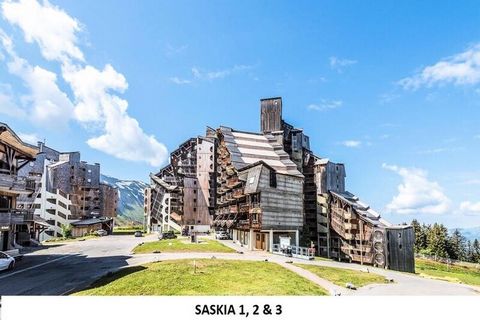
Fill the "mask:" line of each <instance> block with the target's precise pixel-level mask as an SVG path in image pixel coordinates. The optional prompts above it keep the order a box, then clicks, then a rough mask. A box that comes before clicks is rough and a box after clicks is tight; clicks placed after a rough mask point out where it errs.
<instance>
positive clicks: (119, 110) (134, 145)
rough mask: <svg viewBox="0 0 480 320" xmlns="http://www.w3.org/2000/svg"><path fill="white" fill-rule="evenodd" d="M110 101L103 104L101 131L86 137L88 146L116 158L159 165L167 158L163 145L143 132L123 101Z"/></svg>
mask: <svg viewBox="0 0 480 320" xmlns="http://www.w3.org/2000/svg"><path fill="white" fill-rule="evenodd" d="M114 100H115V102H114V103H113V104H107V105H105V106H104V110H103V112H104V113H105V119H106V121H105V133H104V134H103V135H101V136H98V137H95V138H91V139H89V140H88V141H87V143H88V145H89V146H90V147H92V148H94V149H97V150H100V151H103V152H105V153H107V154H110V155H113V156H115V157H117V158H120V159H125V160H130V161H146V162H147V163H149V164H150V165H151V166H154V167H158V166H160V165H161V164H162V163H163V162H164V161H165V159H167V156H168V151H167V148H166V147H165V146H164V145H163V144H161V143H160V142H158V141H157V140H156V139H155V137H154V136H149V135H146V134H145V132H144V131H143V130H142V128H141V127H140V125H139V123H138V121H137V120H135V119H134V118H132V117H130V116H129V115H128V114H127V113H126V109H127V102H126V101H125V100H121V99H120V100H117V99H114Z"/></svg>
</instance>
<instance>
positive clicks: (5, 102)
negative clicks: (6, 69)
mask: <svg viewBox="0 0 480 320" xmlns="http://www.w3.org/2000/svg"><path fill="white" fill-rule="evenodd" d="M0 114H4V115H7V116H10V117H14V118H25V117H26V115H27V114H26V112H25V110H23V109H22V108H21V107H19V106H18V105H17V103H16V102H15V97H14V94H13V92H12V88H11V87H10V85H8V84H0Z"/></svg>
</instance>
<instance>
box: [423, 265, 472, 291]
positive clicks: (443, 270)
mask: <svg viewBox="0 0 480 320" xmlns="http://www.w3.org/2000/svg"><path fill="white" fill-rule="evenodd" d="M415 272H416V273H417V274H419V275H420V276H422V277H425V278H432V279H439V280H446V281H450V282H456V283H465V284H470V285H474V286H480V270H479V269H477V268H476V266H475V265H473V264H472V265H457V264H456V265H447V264H445V263H441V262H435V261H430V260H425V259H415Z"/></svg>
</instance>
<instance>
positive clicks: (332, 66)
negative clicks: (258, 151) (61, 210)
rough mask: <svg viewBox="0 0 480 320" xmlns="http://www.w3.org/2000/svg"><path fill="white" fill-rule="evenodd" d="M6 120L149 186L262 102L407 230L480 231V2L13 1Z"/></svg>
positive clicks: (1, 69) (0, 42)
mask: <svg viewBox="0 0 480 320" xmlns="http://www.w3.org/2000/svg"><path fill="white" fill-rule="evenodd" d="M0 9H1V12H0V15H1V18H0V121H1V122H6V123H7V124H9V126H10V127H11V128H12V129H13V130H15V131H16V132H18V133H19V134H20V136H21V137H22V138H23V139H24V140H25V141H28V142H33V143H34V142H35V141H37V140H41V141H43V140H45V141H46V142H47V145H49V146H51V147H53V148H55V149H57V150H60V151H80V152H81V154H82V158H83V159H84V160H86V161H89V162H99V163H101V168H102V172H103V173H104V174H107V175H111V176H114V177H117V178H121V179H136V180H143V181H148V174H149V173H150V172H155V171H157V170H158V169H159V168H160V167H162V166H164V165H166V164H167V163H168V154H169V151H172V150H174V149H175V148H176V147H177V146H178V145H179V144H180V143H182V142H183V141H185V140H186V139H188V138H190V137H193V136H197V135H202V134H204V132H205V127H206V126H207V125H208V126H211V127H218V126H219V125H226V126H231V127H233V128H236V129H239V130H245V131H254V132H256V131H259V123H260V120H259V105H260V102H259V100H260V99H261V98H267V97H276V96H281V97H282V98H283V117H284V119H285V120H286V121H287V122H289V123H291V124H293V125H295V126H296V127H299V128H303V129H304V131H305V133H306V134H307V135H309V136H310V142H311V148H312V149H313V150H314V152H315V154H316V155H318V156H320V157H323V158H329V159H331V160H332V161H334V162H341V163H344V164H345V166H346V171H347V182H346V183H347V189H348V190H349V191H350V192H352V193H355V194H356V195H358V196H359V197H360V198H361V199H362V200H363V201H364V202H367V203H369V204H370V205H371V206H372V207H373V208H374V209H376V210H377V211H379V212H381V213H382V215H383V216H384V217H385V218H386V219H388V220H391V221H392V222H395V223H401V222H410V221H411V220H412V219H413V218H416V219H418V220H420V221H422V222H425V223H433V222H441V223H444V224H446V225H447V226H448V227H450V228H453V227H473V226H479V225H480V167H479V164H480V157H479V156H480V152H479V148H480V5H479V4H478V1H462V2H461V3H457V2H454V1H441V2H439V1H420V2H419V1H401V2H400V1H369V2H365V1H342V2H340V1H288V2H287V1H236V2H234V1H198V0H197V1H153V0H152V1H146V0H144V1H119V0H115V1H108V0H103V1H90V0H83V1H73V0H68V1H53V0H52V1H37V0H21V1H2V2H1V8H0Z"/></svg>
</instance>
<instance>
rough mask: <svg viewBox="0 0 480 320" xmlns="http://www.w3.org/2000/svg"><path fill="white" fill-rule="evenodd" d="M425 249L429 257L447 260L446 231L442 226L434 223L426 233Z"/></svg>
mask: <svg viewBox="0 0 480 320" xmlns="http://www.w3.org/2000/svg"><path fill="white" fill-rule="evenodd" d="M427 249H428V251H429V253H430V254H431V255H434V256H436V257H441V258H448V251H447V249H448V230H447V228H445V226H444V225H443V224H438V223H434V224H433V226H432V227H431V229H430V230H429V231H428V234H427Z"/></svg>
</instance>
